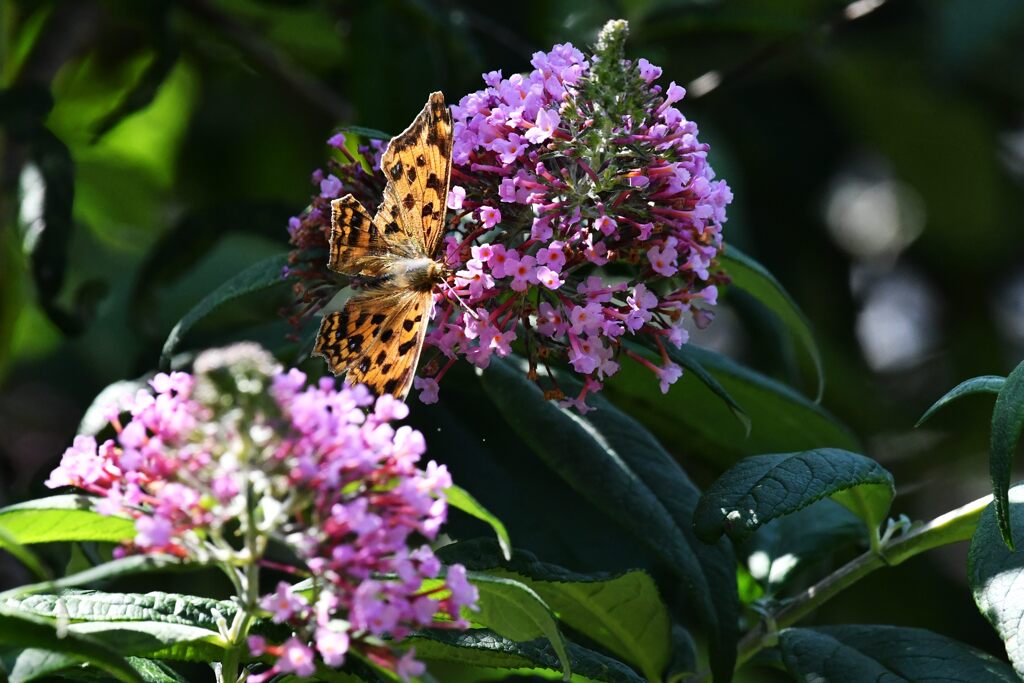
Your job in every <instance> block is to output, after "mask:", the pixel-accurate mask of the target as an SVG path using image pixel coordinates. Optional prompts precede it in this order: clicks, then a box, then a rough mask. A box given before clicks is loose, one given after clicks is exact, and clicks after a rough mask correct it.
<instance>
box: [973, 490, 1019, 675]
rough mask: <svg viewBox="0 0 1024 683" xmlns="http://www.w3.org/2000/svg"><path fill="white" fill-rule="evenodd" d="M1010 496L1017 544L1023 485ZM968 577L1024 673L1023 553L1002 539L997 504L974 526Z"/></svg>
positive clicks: (978, 600)
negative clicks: (1009, 546) (1016, 550)
mask: <svg viewBox="0 0 1024 683" xmlns="http://www.w3.org/2000/svg"><path fill="white" fill-rule="evenodd" d="M1007 499H1008V502H1009V512H1010V516H1011V517H1012V518H1013V523H1014V524H1013V530H1014V536H1015V538H1014V539H1013V540H1015V541H1016V545H1018V546H1020V545H1024V486H1022V485H1019V484H1018V485H1017V486H1014V487H1013V488H1012V489H1010V491H1009V493H1008V495H1007ZM967 578H968V582H969V583H970V586H971V591H972V592H973V593H974V602H975V603H976V604H977V605H978V609H979V610H980V611H981V613H982V614H983V615H984V616H985V618H986V619H988V622H989V623H990V624H992V627H993V628H995V630H996V633H998V634H999V637H1000V638H1002V639H1003V642H1004V643H1005V644H1006V653H1007V654H1008V655H1009V657H1010V662H1012V663H1013V667H1014V669H1016V671H1017V673H1018V674H1019V675H1021V676H1024V591H1021V590H1020V586H1021V585H1022V584H1024V553H1022V552H1014V551H1013V550H1010V549H1009V548H1008V547H1007V546H1006V545H1005V543H1004V542H1003V539H1002V530H1001V528H1000V525H999V522H998V521H997V512H996V507H995V506H994V505H989V506H988V508H987V509H986V510H985V512H984V513H982V515H981V519H980V520H979V521H978V527H977V529H975V532H974V537H973V538H972V539H971V549H970V552H969V554H968V556H967Z"/></svg>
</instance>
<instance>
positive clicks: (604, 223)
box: [594, 216, 618, 235]
mask: <svg viewBox="0 0 1024 683" xmlns="http://www.w3.org/2000/svg"><path fill="white" fill-rule="evenodd" d="M594 227H595V228H597V229H598V230H600V231H601V233H602V234H603V235H612V234H614V233H615V230H616V228H618V223H616V222H615V219H614V218H609V217H608V216H599V217H598V218H597V220H595V221H594Z"/></svg>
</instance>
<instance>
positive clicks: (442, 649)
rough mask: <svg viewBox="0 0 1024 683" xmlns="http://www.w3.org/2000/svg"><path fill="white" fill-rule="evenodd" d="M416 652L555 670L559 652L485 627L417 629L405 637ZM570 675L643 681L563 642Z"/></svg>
mask: <svg viewBox="0 0 1024 683" xmlns="http://www.w3.org/2000/svg"><path fill="white" fill-rule="evenodd" d="M407 642H408V643H409V644H410V645H412V646H413V647H415V648H416V655H417V657H419V658H420V659H423V660H425V661H427V662H430V661H437V662H455V663H459V664H465V665H469V666H475V667H488V668H498V669H533V668H536V667H541V668H544V669H548V670H552V671H558V670H560V669H561V668H562V667H561V665H560V664H559V655H558V654H556V652H555V651H554V650H553V649H552V647H551V644H550V642H548V641H547V640H544V639H541V640H533V641H530V642H514V641H512V640H509V639H507V638H503V637H502V636H500V635H498V634H497V633H494V632H493V631H490V630H488V629H471V630H468V631H447V630H431V631H420V632H417V633H416V634H414V635H413V636H411V637H410V638H408V639H407ZM567 652H568V656H569V661H570V663H571V665H572V670H573V674H574V678H575V677H578V676H582V677H584V678H585V679H588V680H592V681H600V682H601V683H643V680H644V679H643V678H641V677H640V676H638V675H637V674H636V672H634V671H633V670H632V669H630V668H629V667H628V666H626V665H625V664H622V663H621V662H618V661H616V660H615V659H612V658H611V657H607V656H605V655H602V654H600V653H597V652H594V651H593V650H588V649H587V648H585V647H581V646H580V645H577V644H575V643H568V644H567Z"/></svg>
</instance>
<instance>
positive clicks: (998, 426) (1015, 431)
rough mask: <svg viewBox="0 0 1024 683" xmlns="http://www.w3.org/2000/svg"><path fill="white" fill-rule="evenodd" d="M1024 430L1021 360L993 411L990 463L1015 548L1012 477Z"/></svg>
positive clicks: (999, 515) (1000, 516) (1006, 538)
mask: <svg viewBox="0 0 1024 683" xmlns="http://www.w3.org/2000/svg"><path fill="white" fill-rule="evenodd" d="M1022 431H1024V363H1021V364H1020V365H1018V366H1017V367H1016V368H1014V370H1013V372H1011V373H1010V375H1009V377H1007V378H1006V382H1005V383H1004V384H1003V386H1002V388H1001V389H1000V390H999V395H998V396H996V407H995V408H994V409H993V410H992V436H991V438H992V442H991V446H990V448H989V457H988V466H989V473H990V475H991V477H992V495H993V496H995V506H996V519H997V520H998V521H999V532H1000V533H1001V534H1002V536H1003V542H1004V543H1006V545H1007V547H1009V548H1010V549H1011V550H1012V549H1013V531H1012V529H1011V522H1010V499H1009V498H1008V495H1007V492H1008V491H1009V490H1010V477H1011V476H1013V455H1014V453H1015V452H1016V450H1017V444H1018V443H1019V442H1020V435H1021V432H1022Z"/></svg>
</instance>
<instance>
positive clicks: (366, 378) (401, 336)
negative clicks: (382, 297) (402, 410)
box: [345, 289, 434, 400]
mask: <svg viewBox="0 0 1024 683" xmlns="http://www.w3.org/2000/svg"><path fill="white" fill-rule="evenodd" d="M395 298H396V300H395V301H394V303H393V304H391V312H390V315H389V316H388V318H387V320H385V322H384V324H383V326H382V329H381V332H380V335H379V337H378V342H380V343H377V344H374V345H373V346H372V347H371V348H370V349H369V351H368V352H367V353H366V355H365V356H363V358H361V359H360V360H359V361H358V362H357V363H355V364H354V365H353V367H352V368H351V369H350V370H349V371H348V374H347V375H346V377H345V379H346V381H347V382H349V383H350V384H360V383H362V384H365V385H366V386H367V387H369V388H370V390H371V391H373V392H374V393H375V394H377V395H380V394H393V395H394V396H395V397H396V398H398V399H399V400H404V399H405V397H406V395H408V393H409V390H410V389H411V388H412V382H413V378H414V377H415V375H416V365H417V364H418V363H419V359H420V353H421V352H422V351H423V339H424V337H425V336H426V333H427V319H428V318H429V317H430V307H431V306H432V305H433V301H434V300H433V296H432V295H431V294H430V292H418V291H416V290H413V289H406V290H402V291H401V292H398V293H397V294H396V297H395Z"/></svg>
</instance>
